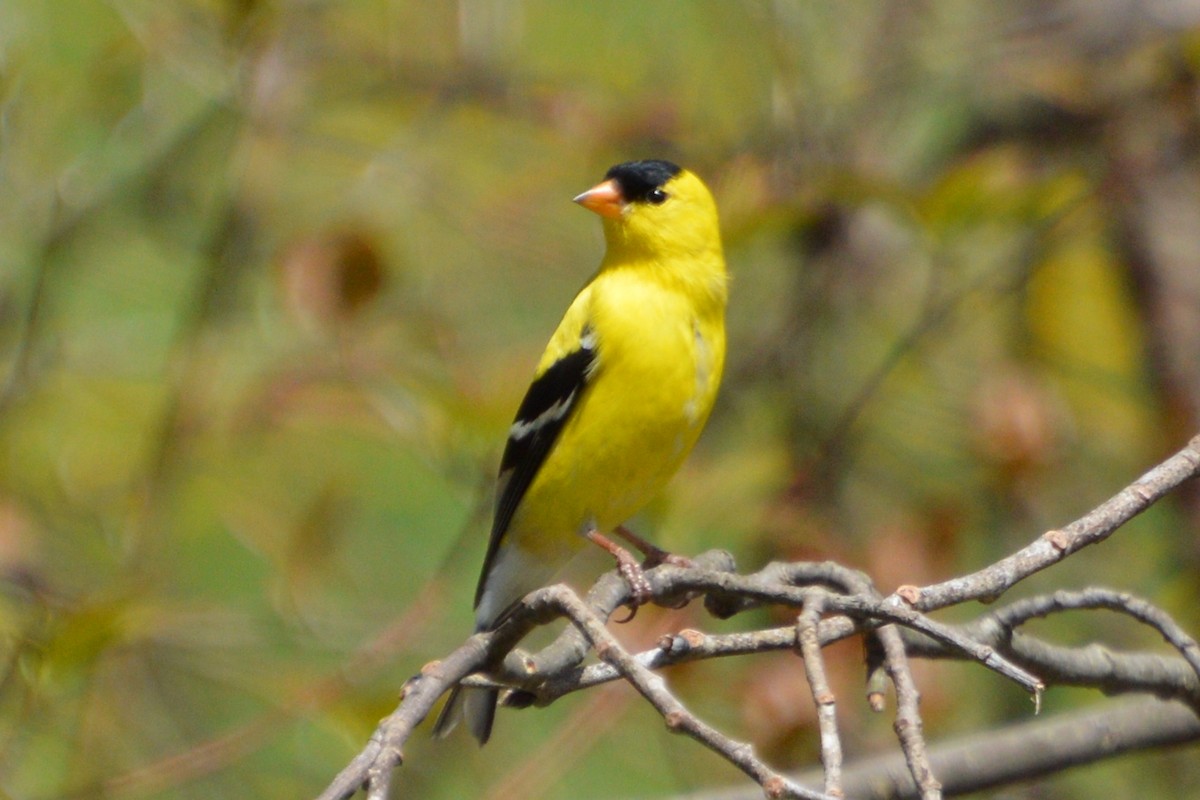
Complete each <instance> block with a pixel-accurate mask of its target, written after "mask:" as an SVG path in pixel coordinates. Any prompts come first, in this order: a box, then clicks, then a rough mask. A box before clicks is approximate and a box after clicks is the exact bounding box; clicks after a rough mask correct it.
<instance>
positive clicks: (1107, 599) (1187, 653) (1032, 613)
mask: <svg viewBox="0 0 1200 800" xmlns="http://www.w3.org/2000/svg"><path fill="white" fill-rule="evenodd" d="M1096 608H1103V609H1107V610H1109V611H1114V612H1116V613H1118V614H1126V615H1128V616H1130V617H1133V618H1134V619H1136V620H1138V621H1139V622H1141V623H1144V624H1146V625H1149V626H1150V627H1151V628H1154V629H1155V630H1156V631H1158V632H1159V634H1161V635H1162V637H1163V639H1164V640H1165V641H1166V642H1167V643H1168V644H1170V645H1171V646H1172V647H1174V648H1175V649H1176V650H1178V651H1179V653H1180V654H1181V655H1182V656H1183V658H1184V660H1185V661H1187V663H1188V665H1189V666H1191V668H1192V671H1193V672H1195V673H1196V676H1197V678H1200V645H1198V644H1197V643H1196V640H1195V639H1193V638H1192V637H1191V636H1189V635H1188V633H1187V632H1186V631H1185V630H1184V629H1183V628H1181V627H1180V626H1179V624H1178V623H1176V622H1175V620H1173V619H1171V617H1170V615H1169V614H1167V612H1165V611H1163V610H1162V609H1161V608H1159V607H1157V606H1155V605H1154V604H1153V603H1151V602H1149V601H1147V600H1143V599H1141V598H1140V597H1135V596H1133V595H1131V594H1129V593H1128V592H1118V591H1114V590H1112V589H1104V588H1100V587H1091V588H1087V589H1083V590H1080V591H1077V592H1069V591H1057V592H1054V593H1053V594H1049V595H1043V596H1040V597H1031V598H1029V599H1027V600H1021V601H1018V602H1016V603H1013V604H1012V605H1010V606H1008V607H1007V608H1005V609H1003V610H1000V611H997V612H996V613H995V614H993V615H992V616H993V617H994V618H995V619H996V620H997V621H998V622H999V623H1000V624H1002V625H1004V626H1005V627H1006V628H1008V629H1009V630H1012V629H1014V628H1016V627H1017V626H1019V625H1021V624H1023V623H1025V622H1027V621H1029V620H1030V619H1033V618H1035V617H1046V616H1049V615H1050V614H1053V613H1054V612H1056V611H1068V610H1079V609H1096Z"/></svg>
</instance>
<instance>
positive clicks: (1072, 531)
mask: <svg viewBox="0 0 1200 800" xmlns="http://www.w3.org/2000/svg"><path fill="white" fill-rule="evenodd" d="M1198 475H1200V436H1197V437H1194V438H1193V439H1192V440H1191V441H1189V442H1188V443H1187V446H1186V447H1184V448H1183V449H1182V450H1180V451H1179V452H1178V453H1176V454H1175V455H1173V456H1171V457H1170V458H1168V459H1167V460H1166V461H1164V462H1162V463H1161V464H1159V465H1158V466H1156V467H1154V468H1153V469H1151V470H1150V471H1148V472H1147V473H1146V474H1144V475H1142V476H1141V477H1140V478H1138V479H1137V480H1136V481H1134V482H1133V483H1131V484H1130V485H1129V486H1127V487H1125V488H1124V489H1122V490H1121V491H1120V492H1117V494H1115V495H1114V496H1113V497H1112V498H1110V499H1109V500H1107V501H1106V502H1104V503H1102V504H1100V505H1099V506H1097V507H1096V508H1095V509H1093V510H1092V511H1090V512H1088V513H1087V514H1085V515H1084V516H1082V517H1080V518H1079V519H1077V520H1075V521H1074V522H1072V523H1071V524H1070V525H1067V526H1066V527H1065V528H1061V529H1058V530H1052V531H1048V532H1047V533H1044V534H1042V536H1040V537H1038V538H1037V539H1036V540H1034V541H1033V542H1031V543H1030V544H1028V545H1026V546H1025V547H1024V548H1022V549H1021V550H1019V551H1017V552H1016V553H1013V554H1012V555H1010V556H1008V557H1007V558H1003V559H1001V560H1000V561H997V562H996V563H995V564H992V565H991V566H988V567H985V568H984V569H981V570H979V571H978V572H973V573H971V574H970V575H965V576H963V577H961V578H953V579H951V580H948V581H943V582H942V583H937V584H934V585H932V586H925V587H922V588H919V589H918V588H916V587H911V586H910V587H901V589H899V590H897V594H898V595H900V596H901V597H903V598H904V599H905V600H907V601H908V602H910V603H912V605H913V607H914V608H916V609H917V610H919V611H932V610H934V609H938V608H944V607H946V606H950V605H956V604H958V603H962V602H965V601H967V600H980V599H986V600H994V599H996V598H997V597H999V596H1000V595H1002V594H1003V593H1004V592H1006V591H1007V590H1008V589H1009V588H1011V587H1012V586H1013V585H1014V584H1016V583H1017V582H1018V581H1022V580H1024V579H1025V578H1028V577H1029V576H1030V575H1032V574H1034V573H1035V572H1039V571H1041V570H1043V569H1045V568H1046V567H1049V566H1050V565H1052V564H1055V563H1057V562H1059V561H1061V560H1062V559H1063V558H1066V557H1067V556H1069V555H1070V554H1071V553H1074V552H1075V551H1077V550H1079V549H1081V548H1084V547H1087V546H1088V545H1092V544H1097V543H1098V542H1102V541H1104V540H1105V539H1107V538H1108V537H1109V536H1110V535H1111V534H1112V532H1113V531H1115V530H1116V529H1117V528H1119V527H1121V526H1122V525H1124V524H1125V523H1126V522H1128V521H1129V520H1131V519H1133V518H1134V517H1135V516H1137V515H1138V514H1140V513H1141V512H1143V511H1145V510H1146V509H1147V508H1149V507H1150V506H1151V505H1153V504H1154V503H1155V502H1156V501H1158V500H1159V499H1161V498H1162V497H1163V496H1164V495H1165V494H1167V493H1168V492H1170V491H1172V490H1173V489H1175V488H1176V487H1178V486H1179V485H1180V484H1182V483H1184V482H1185V481H1188V480H1191V479H1192V478H1195V477H1197V476H1198Z"/></svg>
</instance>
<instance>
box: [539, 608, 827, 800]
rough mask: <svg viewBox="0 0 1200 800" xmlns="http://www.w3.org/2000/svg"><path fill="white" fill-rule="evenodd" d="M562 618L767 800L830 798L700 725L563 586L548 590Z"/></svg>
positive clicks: (671, 726)
mask: <svg viewBox="0 0 1200 800" xmlns="http://www.w3.org/2000/svg"><path fill="white" fill-rule="evenodd" d="M552 591H554V592H555V594H556V600H557V602H558V604H559V607H560V609H561V610H562V612H563V614H564V615H566V616H567V617H568V618H569V619H570V620H571V622H573V623H574V624H575V626H576V627H578V628H579V629H580V630H581V631H582V632H583V634H584V636H586V637H587V638H588V640H589V641H590V642H591V643H592V646H593V647H594V648H595V650H596V655H597V656H598V657H599V658H601V659H602V660H603V661H605V662H607V663H609V664H611V665H612V666H613V667H614V668H616V669H617V670H618V671H619V672H620V673H621V674H622V676H624V677H625V679H626V680H628V681H629V682H630V684H632V685H633V687H634V688H635V689H637V691H638V693H639V694H641V695H642V697H645V698H646V700H648V701H649V702H650V704H651V705H652V706H654V708H655V709H656V710H657V711H658V712H659V713H660V714H661V715H662V717H663V719H664V720H665V721H666V723H667V729H668V730H670V731H671V732H672V733H683V734H686V735H687V736H689V737H691V738H692V739H695V740H696V741H697V742H699V743H701V744H703V745H704V746H705V747H707V748H709V749H710V750H712V751H713V752H715V753H718V754H720V755H721V756H722V757H724V758H725V759H726V760H727V761H729V762H730V763H731V764H733V765H734V766H736V767H737V768H738V769H740V770H741V771H742V772H744V773H745V774H746V775H748V776H749V777H750V778H752V779H753V780H754V781H755V783H757V784H758V785H759V786H761V787H762V788H763V792H764V793H766V795H767V797H770V798H782V797H793V798H803V799H804V800H831V798H829V796H828V795H824V794H821V793H820V792H813V791H811V790H809V789H805V788H804V787H802V786H800V785H799V784H797V783H795V782H794V781H791V780H789V779H788V778H786V777H784V776H783V775H782V774H780V773H778V772H776V771H775V770H773V769H771V768H770V767H768V766H767V765H766V764H765V763H764V762H763V761H762V760H760V759H759V758H758V757H757V756H756V755H754V749H753V748H752V747H751V746H750V745H748V744H743V743H739V742H735V741H733V740H732V739H730V738H729V737H727V736H725V735H724V734H723V733H721V732H720V731H718V730H717V729H716V728H713V727H712V726H711V725H708V724H706V723H704V722H702V721H700V720H699V719H698V718H697V717H696V716H694V715H693V714H692V713H691V712H689V711H688V710H687V709H686V708H685V707H684V706H683V704H682V703H681V702H679V700H678V699H677V698H676V697H675V696H674V695H672V694H671V693H670V692H669V691H667V687H666V683H665V682H664V681H663V679H662V677H661V676H659V675H657V674H655V673H654V672H651V671H650V670H648V669H646V668H645V667H643V666H642V665H641V664H639V663H638V662H637V659H635V658H633V657H632V656H631V655H630V654H629V653H628V652H627V651H626V650H625V649H624V648H623V647H621V645H620V643H619V642H618V641H617V640H616V638H615V637H614V636H613V635H612V634H611V633H609V632H608V628H606V627H605V626H604V620H602V619H600V618H599V617H597V616H596V615H595V614H593V613H592V612H591V610H589V609H588V608H587V606H585V605H584V604H583V603H582V602H581V601H580V600H579V598H578V597H576V596H575V593H574V592H572V591H571V590H570V589H568V588H566V587H564V586H558V587H552Z"/></svg>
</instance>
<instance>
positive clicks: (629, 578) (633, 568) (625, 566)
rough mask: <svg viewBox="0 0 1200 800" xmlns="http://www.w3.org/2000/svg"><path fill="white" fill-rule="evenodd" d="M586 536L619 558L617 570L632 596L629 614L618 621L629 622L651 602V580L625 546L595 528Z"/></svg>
mask: <svg viewBox="0 0 1200 800" xmlns="http://www.w3.org/2000/svg"><path fill="white" fill-rule="evenodd" d="M584 536H585V537H586V538H587V539H588V540H590V541H591V542H593V543H595V544H597V545H599V546H600V547H602V548H604V549H605V550H607V551H608V553H609V555H611V556H612V557H613V558H615V559H616V560H617V571H618V572H620V573H621V577H622V578H624V579H625V583H626V584H627V585H628V586H629V593H630V597H629V616H628V617H626V618H625V619H621V620H616V621H617V622H629V621H630V620H631V619H633V618H634V617H635V616H636V615H637V610H638V608H639V607H641V606H644V605H645V604H646V603H648V602H650V581H648V580H646V574H645V573H644V572H643V571H642V567H641V565H640V564H638V562H637V559H636V558H634V557H633V554H632V553H630V552H629V551H628V550H626V549H625V548H624V547H621V545H619V544H617V543H616V542H614V541H613V540H612V539H609V538H608V537H607V536H605V535H604V534H602V533H600V531H598V530H595V529H593V530H590V531H588V532H587V533H585V534H584Z"/></svg>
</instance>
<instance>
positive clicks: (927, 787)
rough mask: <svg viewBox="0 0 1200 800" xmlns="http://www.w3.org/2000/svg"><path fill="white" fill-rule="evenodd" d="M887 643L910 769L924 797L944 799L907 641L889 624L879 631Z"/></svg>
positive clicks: (898, 733)
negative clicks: (933, 765) (932, 761)
mask: <svg viewBox="0 0 1200 800" xmlns="http://www.w3.org/2000/svg"><path fill="white" fill-rule="evenodd" d="M878 634H879V642H880V644H882V645H883V651H884V655H885V660H884V665H885V667H886V668H887V672H888V676H889V677H891V679H892V685H894V686H895V687H896V722H895V725H894V727H895V730H896V736H897V737H898V738H899V739H900V748H901V749H902V750H903V751H904V760H905V762H906V763H907V764H908V771H909V773H910V774H911V775H912V777H913V780H914V781H915V782H916V784H917V786H918V787H919V788H920V790H921V800H941V797H942V784H941V783H939V782H938V780H937V778H936V777H934V774H933V769H932V768H931V767H930V766H929V755H928V753H927V752H926V745H925V733H924V724H923V723H922V721H921V710H920V708H919V704H920V699H921V695H920V692H918V691H917V684H916V682H915V681H914V680H913V676H912V669H910V668H909V665H908V654H907V653H906V652H905V651H904V641H903V640H902V639H901V638H900V632H899V631H898V630H896V628H895V627H893V626H891V625H888V626H885V627H883V628H880V629H879V631H878Z"/></svg>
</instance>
